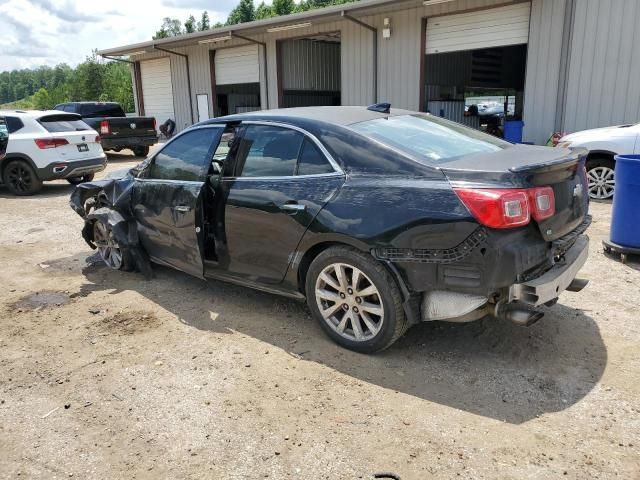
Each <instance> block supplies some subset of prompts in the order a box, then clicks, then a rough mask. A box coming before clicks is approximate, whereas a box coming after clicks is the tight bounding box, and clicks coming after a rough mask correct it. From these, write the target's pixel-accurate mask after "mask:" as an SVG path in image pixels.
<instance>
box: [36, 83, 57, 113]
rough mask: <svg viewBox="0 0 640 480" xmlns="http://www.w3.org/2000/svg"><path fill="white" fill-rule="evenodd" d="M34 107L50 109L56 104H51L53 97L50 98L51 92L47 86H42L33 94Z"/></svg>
mask: <svg viewBox="0 0 640 480" xmlns="http://www.w3.org/2000/svg"><path fill="white" fill-rule="evenodd" d="M32 102H33V107H34V108H35V109H36V110H49V109H50V108H53V107H54V105H52V104H51V98H49V92H47V90H46V89H45V88H40V90H38V91H37V92H36V93H34V94H33V100H32Z"/></svg>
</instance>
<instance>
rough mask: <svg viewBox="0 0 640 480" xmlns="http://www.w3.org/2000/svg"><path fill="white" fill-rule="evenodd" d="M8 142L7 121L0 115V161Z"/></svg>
mask: <svg viewBox="0 0 640 480" xmlns="http://www.w3.org/2000/svg"><path fill="white" fill-rule="evenodd" d="M8 143H9V130H8V129H7V123H6V122H5V120H4V117H0V161H2V159H3V158H4V155H5V153H6V152H7V144H8Z"/></svg>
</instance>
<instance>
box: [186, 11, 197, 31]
mask: <svg viewBox="0 0 640 480" xmlns="http://www.w3.org/2000/svg"><path fill="white" fill-rule="evenodd" d="M195 31H196V19H195V18H194V16H193V15H190V16H189V18H187V21H186V22H184V32H185V33H193V32H195Z"/></svg>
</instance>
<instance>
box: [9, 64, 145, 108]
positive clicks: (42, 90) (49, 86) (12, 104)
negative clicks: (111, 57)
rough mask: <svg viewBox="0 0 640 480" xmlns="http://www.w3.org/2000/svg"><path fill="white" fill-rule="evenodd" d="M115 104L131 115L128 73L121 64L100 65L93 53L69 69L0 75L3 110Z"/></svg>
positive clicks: (22, 71)
mask: <svg viewBox="0 0 640 480" xmlns="http://www.w3.org/2000/svg"><path fill="white" fill-rule="evenodd" d="M83 100H84V101H112V102H118V103H120V104H121V105H122V108H124V109H125V111H126V112H133V111H134V110H135V108H134V102H133V87H132V84H131V70H130V67H129V65H128V64H126V63H122V62H106V63H105V62H103V61H102V60H99V59H98V57H97V56H96V55H95V53H93V54H92V55H91V56H90V57H87V59H86V60H85V61H84V62H83V63H81V64H80V65H78V66H77V67H76V68H75V69H72V68H71V67H69V66H68V65H65V64H62V65H57V66H56V67H53V68H51V67H39V68H37V69H33V70H14V71H11V72H2V73H0V105H2V108H34V109H37V110H46V109H50V108H53V107H54V106H56V105H57V104H59V103H64V102H71V101H78V102H80V101H83Z"/></svg>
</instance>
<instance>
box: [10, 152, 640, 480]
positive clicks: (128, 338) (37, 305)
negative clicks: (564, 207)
mask: <svg viewBox="0 0 640 480" xmlns="http://www.w3.org/2000/svg"><path fill="white" fill-rule="evenodd" d="M136 161H138V159H135V158H134V157H131V156H129V155H125V154H124V153H123V154H119V155H111V156H110V165H109V170H115V169H120V168H123V167H127V166H130V165H133V164H134V163H135V162H136ZM70 192H71V187H70V186H69V185H67V184H66V183H63V182H57V183H51V184H47V185H46V187H45V189H44V191H43V192H42V193H41V194H39V195H37V196H34V197H30V198H16V197H12V196H10V195H9V194H8V192H7V191H6V189H4V188H2V187H0V225H2V229H0V245H1V246H2V249H1V251H0V265H2V268H1V269H0V285H2V289H0V322H1V325H2V328H1V329H0V477H2V478H11V479H15V478H46V479H50V478H69V477H74V478H96V479H97V478H149V479H157V478H172V479H191V478H193V479H196V478H216V479H254V478H275V479H281V478H299V479H324V478H326V479H352V478H362V479H371V478H373V475H374V474H376V473H380V472H393V473H395V474H397V475H399V476H401V478H402V479H403V480H407V479H429V478H438V479H440V478H441V479H450V478H456V477H462V478H473V479H480V478H503V479H546V478H559V477H561V478H572V479H584V478H603V479H604V478H620V479H632V478H636V479H637V478H640V454H639V453H640V448H639V447H640V421H639V418H640V416H639V413H640V400H639V398H640V396H639V393H640V382H639V377H640V374H639V372H640V350H639V348H638V347H639V345H640V325H639V324H638V313H637V312H638V302H639V299H640V288H639V285H640V263H630V264H628V265H622V264H621V263H620V262H619V261H617V260H616V259H613V258H609V257H607V256H605V255H604V254H603V252H602V248H601V240H602V239H603V238H604V237H605V236H606V235H607V233H608V228H609V222H610V210H611V205H610V204H608V203H594V204H592V207H591V210H592V214H593V216H594V224H593V226H592V227H591V229H590V230H589V233H590V236H591V238H592V243H591V256H590V259H589V261H588V263H587V265H586V267H585V268H584V270H583V273H582V276H584V277H586V278H589V279H590V280H591V283H590V284H589V286H588V287H587V288H586V289H585V290H583V291H582V292H580V293H565V294H563V295H562V296H561V298H560V303H559V304H558V305H556V306H554V307H552V308H549V309H547V311H546V316H545V317H544V318H543V319H542V320H541V321H540V322H539V323H537V324H536V325H534V326H533V327H530V328H520V327H516V326H513V325H511V324H508V323H506V322H501V321H497V320H484V321H480V322H475V323H471V324H460V325H455V324H452V325H448V324H442V323H431V324H422V325H418V326H416V327H414V328H412V329H411V330H410V331H409V332H408V333H407V335H406V336H405V337H404V338H403V339H402V340H401V341H399V342H398V343H397V344H396V345H395V346H394V347H392V348H391V349H389V350H388V351H385V352H384V353H382V354H379V355H375V356H365V355H359V354H355V353H352V352H349V351H346V350H342V349H340V348H338V347H337V346H335V345H334V344H332V343H331V342H330V341H329V340H328V339H327V338H326V337H325V336H324V335H323V334H322V332H321V330H320V328H319V326H317V325H316V324H315V323H314V322H313V321H312V320H311V318H310V316H309V312H308V311H307V309H306V308H305V306H304V305H302V304H300V303H297V302H295V301H291V300H287V299H283V298H279V297H276V296H272V295H268V294H264V293H260V292H255V291H251V290H248V289H245V288H241V287H236V286H231V285H227V284H223V283H218V282H210V283H205V282H203V281H200V280H198V279H195V278H191V277H189V276H187V275H185V274H182V273H179V272H175V271H172V270H169V269H165V268H160V267H156V268H155V270H154V274H155V278H154V279H153V280H151V281H146V280H144V278H143V277H142V276H140V275H139V274H135V273H119V272H113V271H109V270H107V269H106V267H104V266H103V265H102V264H101V263H100V262H99V261H98V259H97V258H96V255H94V254H93V252H92V251H91V250H90V249H89V248H88V246H87V245H86V244H85V243H84V241H83V240H82V238H81V236H80V233H79V230H80V228H81V227H82V220H81V219H80V218H79V217H78V216H76V214H75V213H73V212H72V210H71V209H70V208H69V207H68V203H67V202H68V197H69V194H70Z"/></svg>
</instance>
